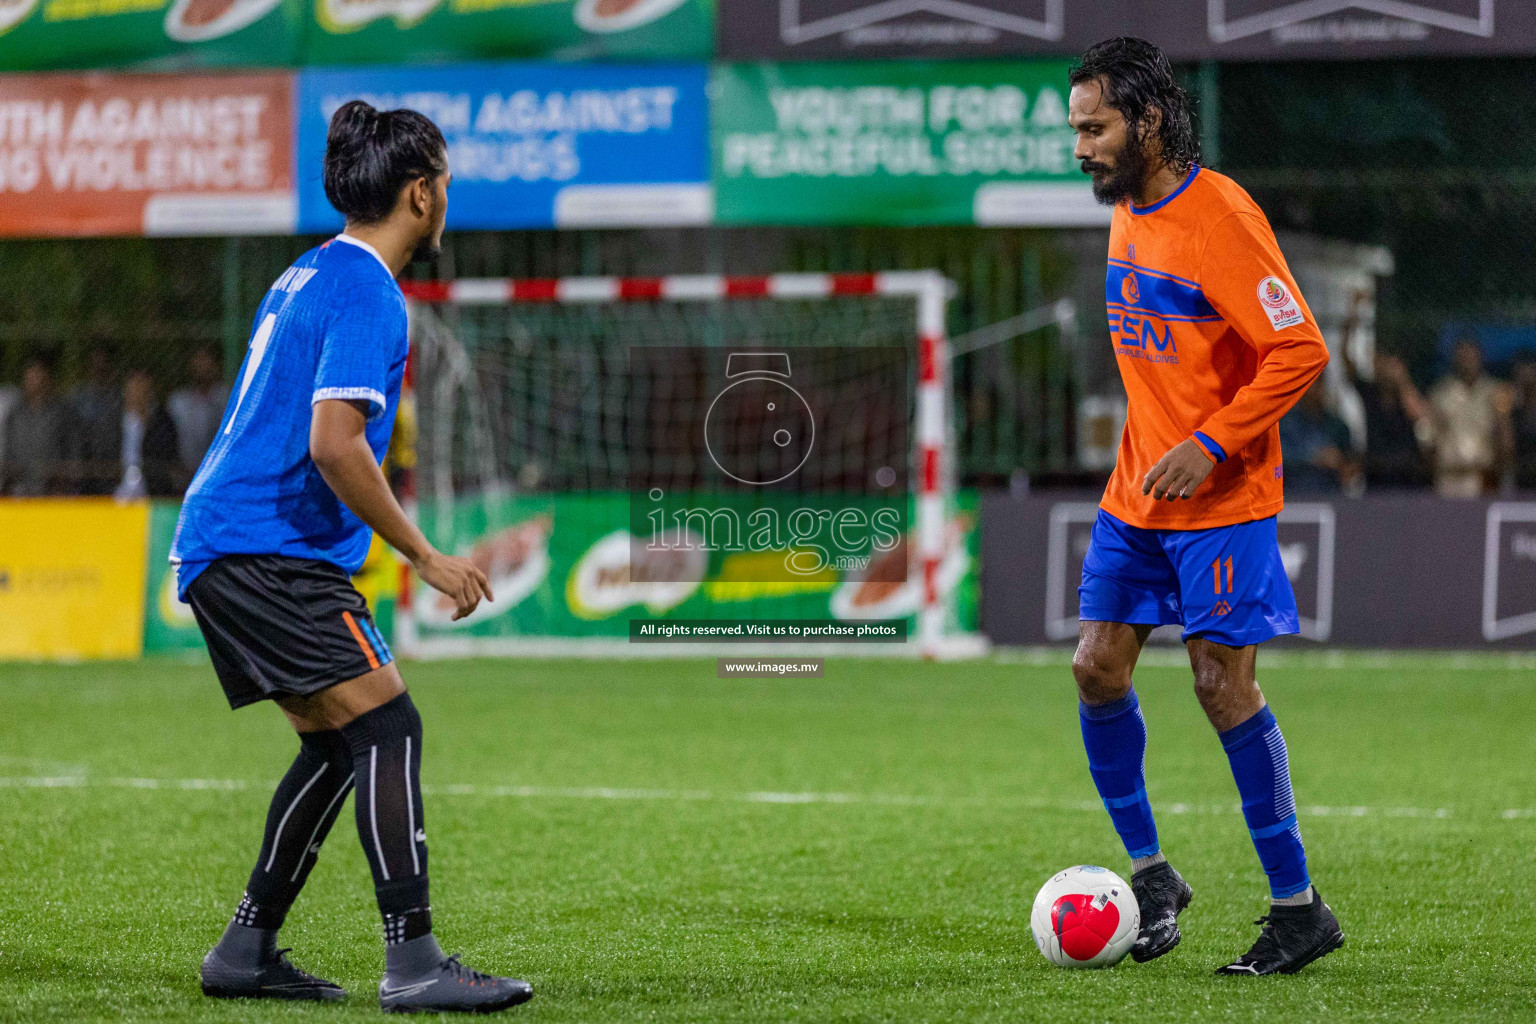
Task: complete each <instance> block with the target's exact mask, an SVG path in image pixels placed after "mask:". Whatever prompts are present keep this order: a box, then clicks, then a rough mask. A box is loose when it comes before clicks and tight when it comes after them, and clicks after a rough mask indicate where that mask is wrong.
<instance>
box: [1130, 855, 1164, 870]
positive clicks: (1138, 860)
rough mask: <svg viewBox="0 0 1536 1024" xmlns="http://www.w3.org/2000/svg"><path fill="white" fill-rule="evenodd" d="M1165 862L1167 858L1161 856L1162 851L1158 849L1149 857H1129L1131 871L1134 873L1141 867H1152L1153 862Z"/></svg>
mask: <svg viewBox="0 0 1536 1024" xmlns="http://www.w3.org/2000/svg"><path fill="white" fill-rule="evenodd" d="M1167 863H1168V858H1167V857H1164V856H1163V851H1162V850H1158V851H1157V852H1156V853H1154V854H1153V855H1152V856H1150V857H1132V858H1131V873H1132V874H1135V873H1136V872H1138V871H1140V870H1142V869H1143V868H1150V867H1152V866H1153V865H1154V864H1167Z"/></svg>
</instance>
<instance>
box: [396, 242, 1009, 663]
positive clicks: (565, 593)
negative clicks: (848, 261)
mask: <svg viewBox="0 0 1536 1024" xmlns="http://www.w3.org/2000/svg"><path fill="white" fill-rule="evenodd" d="M403 287H404V289H405V293H406V296H407V300H408V304H409V307H410V314H411V333H412V338H411V342H412V355H411V373H410V381H411V385H412V394H413V396H414V403H415V413H416V421H417V427H418V437H417V444H416V473H415V494H414V498H413V501H412V511H413V514H414V515H415V517H416V519H417V521H418V523H419V524H420V526H421V527H422V529H423V531H424V532H425V533H426V535H427V536H428V538H429V539H431V540H432V542H433V543H434V544H436V545H437V546H438V547H439V548H440V549H441V550H443V551H446V552H450V553H456V554H461V555H465V556H467V557H470V558H472V559H474V560H475V561H476V562H477V563H479V564H480V565H481V566H482V568H484V569H485V571H486V572H487V574H488V576H489V577H490V579H491V582H492V585H493V587H494V589H495V592H496V598H497V599H496V601H495V602H494V603H488V604H483V605H482V606H481V607H480V609H479V610H477V611H476V612H475V613H474V614H473V615H471V616H469V617H467V618H465V619H461V620H459V621H454V620H453V619H452V612H453V608H452V605H451V602H449V601H447V600H446V599H443V598H441V597H440V595H437V594H435V593H433V592H431V591H430V590H428V589H427V588H426V587H425V586H424V585H422V584H421V583H420V581H418V580H412V579H410V578H409V574H406V576H407V580H406V583H405V585H404V588H403V590H404V592H403V593H402V595H401V598H400V601H399V604H398V607H397V616H396V621H397V625H396V631H397V644H396V646H397V647H399V648H400V649H401V650H402V651H403V652H408V653H410V654H412V655H416V656H424V657H432V656H455V655H519V654H528V655H545V654H547V655H560V654H583V655H585V654H593V655H598V656H645V655H648V654H658V653H685V652H686V653H704V652H706V651H707V650H711V649H713V648H714V647H720V648H721V649H722V650H723V651H729V652H731V653H741V652H742V651H744V650H751V651H753V652H755V653H758V654H760V655H762V656H765V657H769V656H773V655H776V654H783V653H790V652H795V653H804V652H806V651H815V652H816V653H825V654H838V653H852V652H855V651H856V652H859V653H874V654H916V653H921V654H923V655H925V656H928V657H945V656H955V655H964V654H970V653H974V652H975V651H977V650H979V649H981V645H980V642H979V640H978V639H977V636H976V625H977V623H976V613H977V604H978V601H977V589H978V584H977V572H976V557H977V547H978V531H977V522H976V518H977V517H976V512H975V509H974V507H968V506H973V503H972V502H970V501H968V500H966V496H963V495H960V494H958V493H957V490H956V486H955V465H954V456H953V427H952V420H953V409H952V405H951V400H950V392H949V387H950V368H949V351H948V345H947V342H946V336H945V314H946V307H947V305H948V302H949V297H950V294H951V293H952V291H953V286H952V284H951V283H950V282H949V281H948V280H946V279H945V278H944V277H943V276H942V275H941V274H939V273H938V272H935V271H903V272H893V273H879V274H777V275H768V276H756V277H729V276H709V275H704V276H674V277H660V278H613V277H602V278H579V277H578V278H561V279H544V280H522V279H459V280H453V281H434V282H410V283H406V284H404V285H403ZM738 513H739V515H738ZM733 516H734V517H736V518H734V519H733ZM882 516H883V517H885V518H884V519H882ZM769 519H771V520H772V522H773V523H774V525H775V527H776V528H777V529H779V530H780V531H781V532H780V533H779V534H773V533H772V531H769V532H768V533H767V534H760V535H754V536H760V537H761V539H760V540H759V541H758V542H756V543H751V542H749V538H748V537H747V534H748V533H749V529H748V528H749V527H750V526H751V525H752V524H754V523H756V524H759V525H761V524H762V523H764V522H765V521H768V520H769ZM796 524H798V526H797V525H796ZM849 524H853V526H852V527H850V526H849ZM861 524H862V525H861ZM882 527H883V528H882ZM786 529H787V534H786V533H784V532H782V531H784V530H786ZM839 529H841V532H836V531H837V530H839ZM669 538H670V540H669ZM722 538H724V539H722ZM832 541H836V543H831V542H832ZM839 545H841V546H839ZM785 566H788V567H789V568H788V569H787V570H786V569H785ZM642 619H643V620H645V621H647V622H651V623H667V622H670V621H674V620H675V621H677V622H690V623H697V622H700V621H717V622H720V623H762V622H770V623H773V622H798V623H813V622H818V621H825V622H827V623H833V624H835V623H871V622H884V623H895V624H900V625H901V627H902V635H904V636H905V637H906V640H905V642H901V643H886V642H880V643H866V642H862V641H860V642H855V643H851V644H842V643H839V644H838V645H837V646H830V645H827V646H824V645H821V644H819V643H818V644H815V645H811V644H808V643H801V642H799V641H796V640H794V639H792V638H791V639H788V640H786V639H785V638H784V637H783V636H780V637H779V638H778V639H779V642H776V643H773V644H767V643H763V644H753V645H751V646H747V645H745V644H744V643H742V642H740V641H738V640H735V639H728V640H725V641H724V642H723V643H716V644H709V645H698V644H689V645H687V646H683V647H679V646H673V645H670V644H656V643H651V642H637V641H642V638H640V637H638V636H636V634H635V632H634V630H635V628H636V627H634V626H633V625H632V621H636V620H642ZM843 632H844V633H846V632H847V631H846V630H844V631H843ZM807 635H808V634H807Z"/></svg>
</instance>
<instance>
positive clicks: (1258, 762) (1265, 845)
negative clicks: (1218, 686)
mask: <svg viewBox="0 0 1536 1024" xmlns="http://www.w3.org/2000/svg"><path fill="white" fill-rule="evenodd" d="M1220 735H1221V745H1222V747H1224V748H1225V749H1226V751H1227V760H1228V761H1230V762H1231V764H1232V777H1233V779H1235V780H1236V781H1237V792H1238V794H1239V795H1240V796H1241V797H1242V800H1243V818H1244V820H1246V821H1247V822H1248V834H1249V835H1250V836H1252V837H1253V846H1254V849H1255V850H1257V851H1258V853H1259V862H1260V863H1261V864H1263V865H1264V873H1265V874H1266V875H1268V876H1269V892H1270V895H1271V897H1272V898H1274V899H1276V900H1280V899H1286V898H1288V897H1296V896H1301V895H1304V894H1306V893H1307V892H1308V890H1309V888H1310V887H1311V885H1312V881H1311V879H1310V878H1309V877H1308V875H1307V851H1306V848H1305V847H1303V846H1302V843H1301V829H1300V827H1299V826H1298V825H1297V824H1296V797H1295V795H1294V794H1293V793H1292V792H1291V766H1290V760H1289V758H1288V756H1287V754H1286V750H1285V737H1284V736H1282V735H1280V726H1279V724H1278V723H1277V722H1276V721H1275V716H1274V714H1273V713H1272V712H1271V711H1270V710H1269V706H1268V705H1265V706H1264V707H1262V708H1260V709H1259V710H1258V712H1257V713H1256V714H1254V715H1253V717H1251V718H1249V719H1248V720H1247V721H1246V722H1243V723H1242V724H1241V725H1238V726H1235V727H1233V728H1231V729H1228V730H1227V731H1226V732H1224V733H1221V734H1220Z"/></svg>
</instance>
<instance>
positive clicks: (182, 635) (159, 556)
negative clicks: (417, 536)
mask: <svg viewBox="0 0 1536 1024" xmlns="http://www.w3.org/2000/svg"><path fill="white" fill-rule="evenodd" d="M180 514H181V503H180V502H177V501H155V502H151V503H150V505H149V544H148V546H147V548H148V558H149V560H148V563H147V565H148V568H147V570H146V571H145V573H144V653H146V654H166V653H175V652H183V651H201V650H203V648H204V646H205V645H204V643H203V634H202V631H201V630H199V629H198V627H197V617H196V616H194V615H193V614H192V607H191V606H190V605H188V604H185V603H184V602H182V601H181V600H180V599H179V598H177V596H176V573H175V572H174V571H173V570H172V569H171V560H170V555H171V541H172V540H173V539H175V536H176V517H177V516H178V515H180ZM352 585H353V586H355V587H356V588H357V590H358V593H360V594H362V595H363V598H364V599H365V600H366V601H367V602H368V608H369V610H370V611H371V612H373V619H374V622H375V623H376V624H377V625H378V627H379V630H380V632H382V633H383V634H384V635H385V639H386V640H387V639H391V638H392V637H393V625H394V617H395V616H394V609H395V598H396V597H397V596H398V595H399V592H400V563H399V562H398V561H396V559H395V555H394V554H393V553H392V552H391V551H390V549H389V546H388V545H387V544H385V543H384V542H383V541H382V540H380V539H379V537H378V535H377V534H375V535H374V538H373V545H372V547H370V548H369V549H368V560H367V561H366V562H364V563H363V566H362V568H361V569H359V570H358V572H357V574H356V575H355V576H353V577H352Z"/></svg>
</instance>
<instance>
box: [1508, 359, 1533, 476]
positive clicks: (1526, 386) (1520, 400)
mask: <svg viewBox="0 0 1536 1024" xmlns="http://www.w3.org/2000/svg"><path fill="white" fill-rule="evenodd" d="M1510 389H1511V391H1512V392H1513V394H1512V396H1511V397H1512V400H1513V401H1512V404H1513V410H1512V413H1513V419H1514V424H1513V434H1514V456H1515V458H1514V463H1515V465H1514V470H1515V486H1516V487H1519V488H1520V489H1521V490H1536V353H1531V352H1524V353H1521V354H1520V356H1519V357H1517V358H1516V359H1515V366H1514V371H1513V372H1512V373H1511V375H1510Z"/></svg>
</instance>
